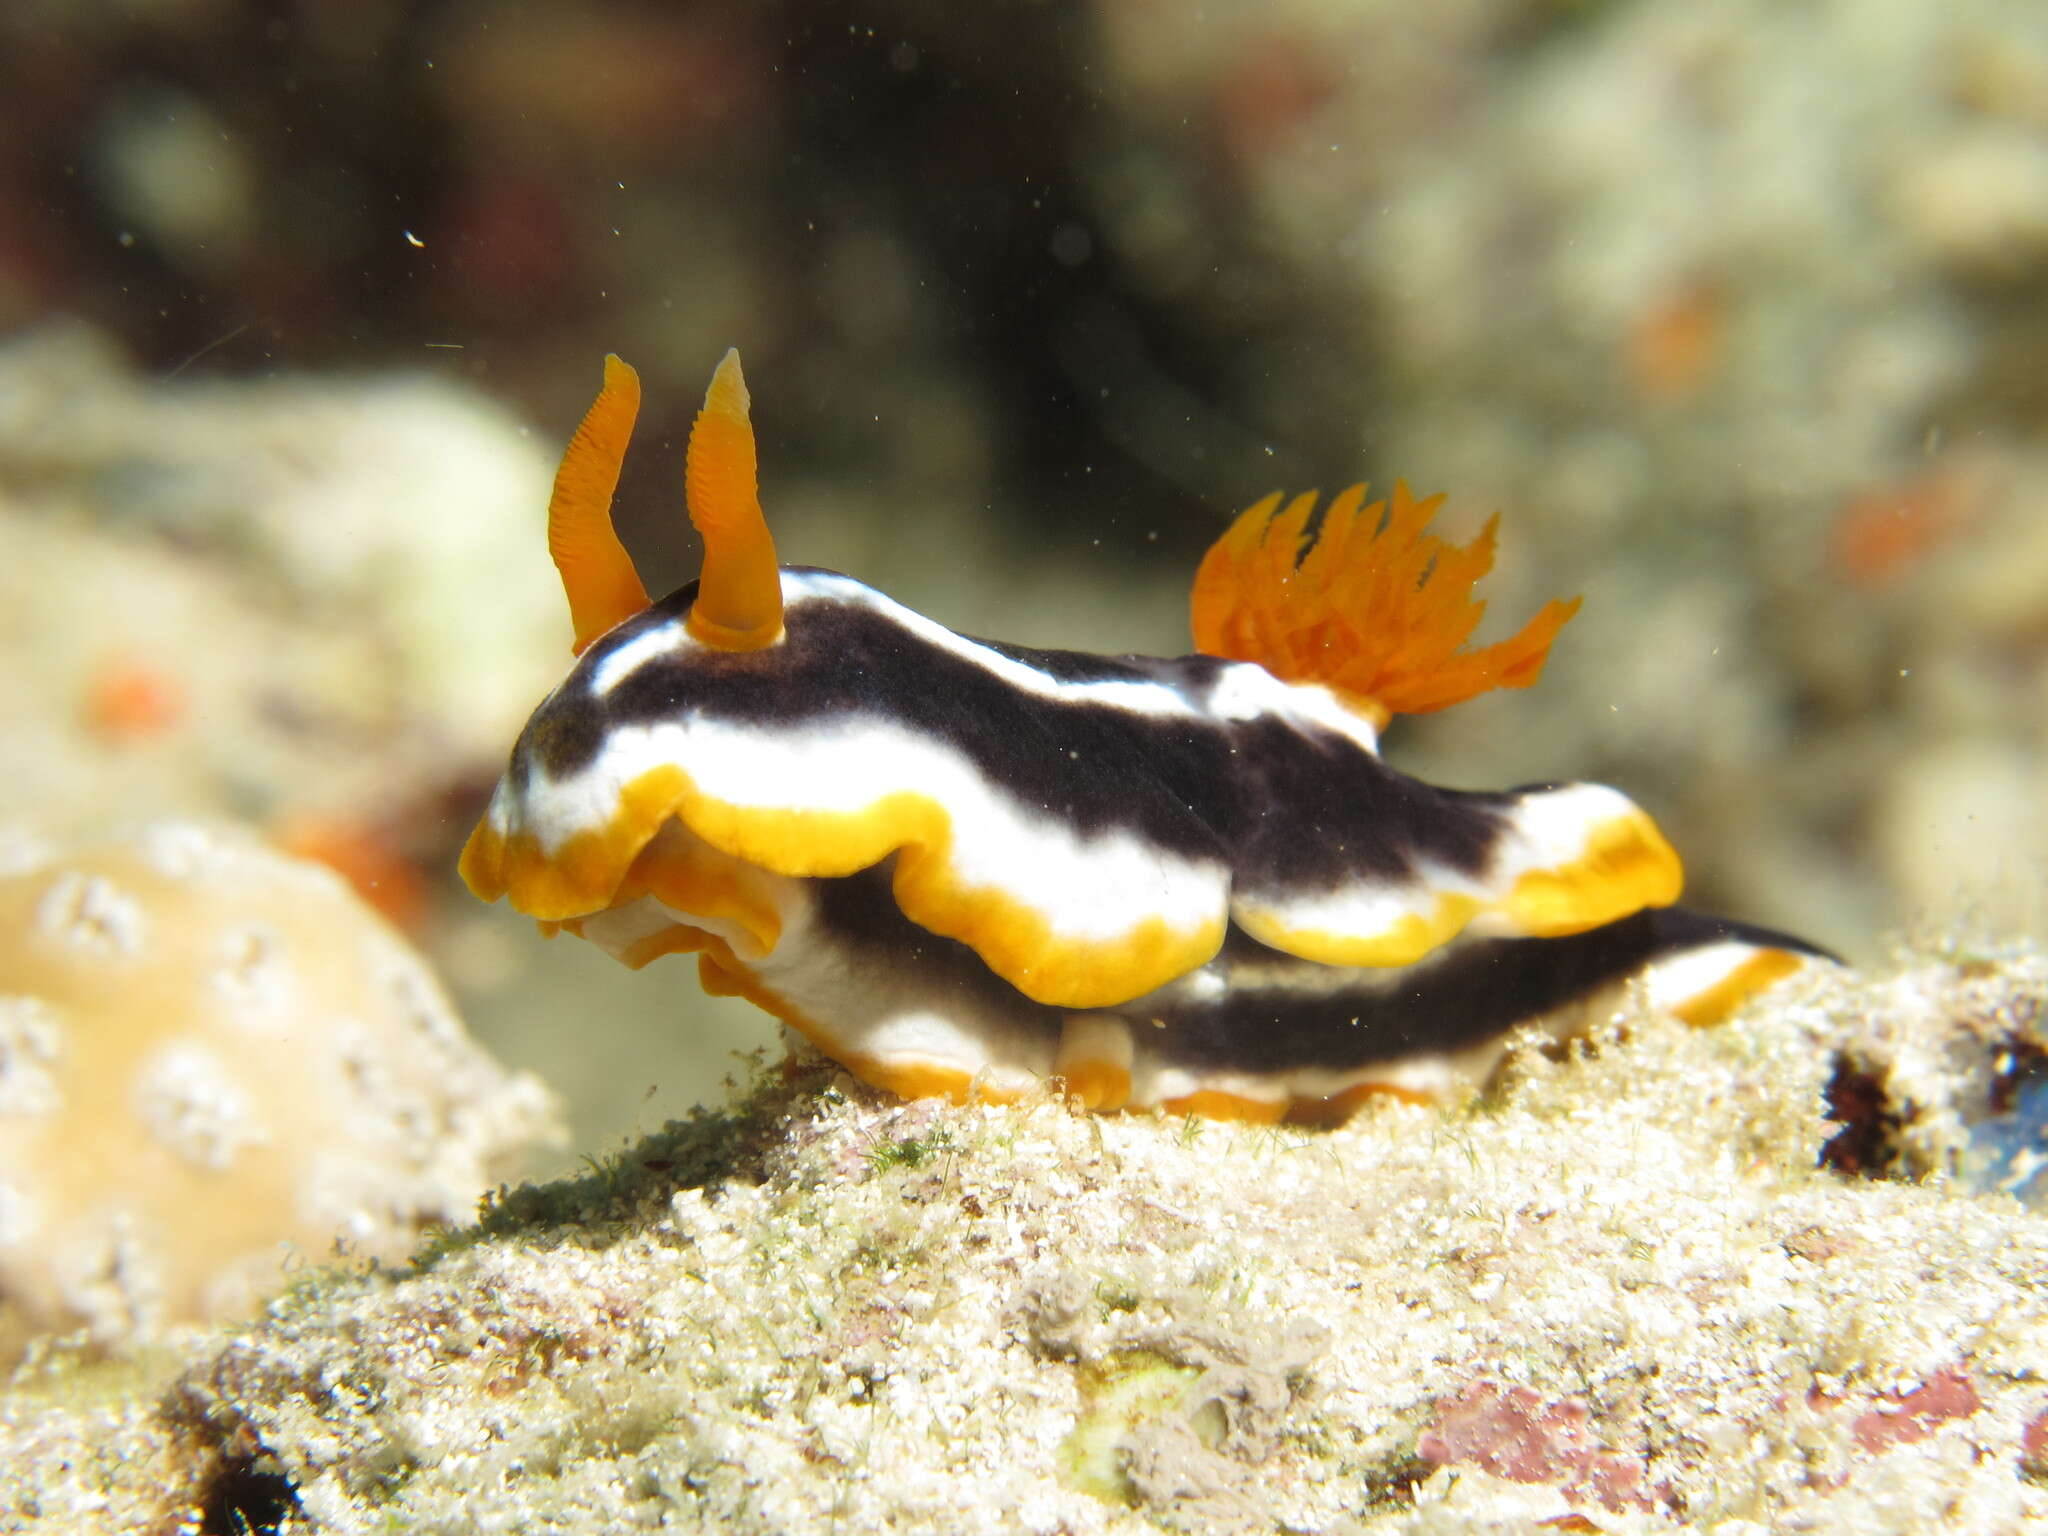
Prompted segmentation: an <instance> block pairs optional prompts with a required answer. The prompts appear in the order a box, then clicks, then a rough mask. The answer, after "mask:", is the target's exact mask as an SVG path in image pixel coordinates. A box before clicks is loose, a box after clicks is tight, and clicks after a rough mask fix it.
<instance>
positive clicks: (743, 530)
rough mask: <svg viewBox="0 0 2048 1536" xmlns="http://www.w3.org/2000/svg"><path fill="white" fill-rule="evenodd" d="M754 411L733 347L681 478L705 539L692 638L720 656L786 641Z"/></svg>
mask: <svg viewBox="0 0 2048 1536" xmlns="http://www.w3.org/2000/svg"><path fill="white" fill-rule="evenodd" d="M751 405H752V401H751V399H750V397H749V396H748V394H747V381H746V377H745V375H743V374H742V373H741V372H740V354H739V351H738V349H736V348H735V349H734V350H731V351H728V352H727V353H726V354H725V357H724V359H723V361H721V362H720V363H719V365H718V371H717V372H715V373H714V374H712V375H711V387H710V388H709V389H708V390H706V391H705V392H704V409H703V410H701V411H699V412H698V413H697V420H696V422H695V423H694V424H693V425H692V426H691V428H690V450H689V454H688V457H687V460H686V463H685V468H684V471H683V490H684V494H685V496H686V497H687V498H688V501H689V506H690V521H691V522H692V523H693V524H695V525H696V529H697V531H698V532H699V533H701V534H702V535H703V536H704V574H703V575H702V576H701V577H700V578H699V579H698V585H697V601H696V602H695V603H693V604H692V605H691V607H690V618H689V626H690V633H691V634H693V635H695V636H696V637H697V638H698V639H699V640H701V641H703V642H704V643H705V644H706V645H709V646H714V647H716V648H717V649H719V650H721V651H753V650H759V649H760V648H761V647H762V646H764V645H773V644H774V643H775V641H776V640H777V639H778V638H780V637H781V634H782V572H781V570H780V568H779V567H778V566H777V565H776V563H775V540H774V539H772V538H771V537H769V534H768V519H767V518H766V517H764V516H763V515H762V513H761V496H760V491H759V489H758V488H757V484H756V479H755V468H754V427H753V423H752V421H751V420H750V419H749V418H748V410H749V407H750V406H751Z"/></svg>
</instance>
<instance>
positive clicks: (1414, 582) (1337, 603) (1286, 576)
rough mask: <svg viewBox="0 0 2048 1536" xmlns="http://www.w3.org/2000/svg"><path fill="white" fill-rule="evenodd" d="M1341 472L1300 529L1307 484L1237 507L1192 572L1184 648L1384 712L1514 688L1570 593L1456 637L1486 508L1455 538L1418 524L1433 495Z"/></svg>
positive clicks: (1469, 602)
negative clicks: (1290, 493)
mask: <svg viewBox="0 0 2048 1536" xmlns="http://www.w3.org/2000/svg"><path fill="white" fill-rule="evenodd" d="M1364 500H1365V487H1364V486H1363V485H1354V486H1352V487H1351V489H1349V490H1348V491H1345V492H1344V493H1343V494H1341V495H1340V496H1338V497H1337V499H1336V500H1335V501H1333V502H1331V503H1330V506H1329V510H1328V511H1326V512H1325V513H1324V514H1323V521H1322V527H1321V528H1320V529H1319V530H1318V532H1317V533H1316V535H1315V537H1314V539H1313V540H1311V539H1310V538H1309V535H1308V522H1309V517H1310V515H1311V514H1312V513H1313V512H1314V510H1315V502H1316V498H1315V495H1314V493H1313V492H1311V493H1308V494H1305V495H1301V496H1297V497H1295V498H1294V499H1293V500H1292V501H1290V502H1288V503H1287V504H1286V506H1285V507H1284V508H1283V507H1282V506H1281V498H1280V495H1279V493H1278V492H1275V493H1274V494H1273V495H1271V496H1268V497H1267V498H1266V499H1265V500H1263V501H1261V502H1259V503H1258V504H1257V505H1255V506H1252V507H1250V508H1248V509H1247V510H1246V511H1245V512H1244V513H1243V514H1242V515H1241V516H1240V517H1239V518H1238V519H1237V521H1236V522H1234V523H1232V524H1231V526H1230V528H1229V531H1227V532H1226V533H1225V534H1224V535H1223V537H1222V538H1220V539H1218V540H1217V541H1216V544H1215V546H1214V547H1213V548H1211V549H1210V551H1209V553H1208V555H1207V557H1206V558H1204V559H1203V561H1202V565H1201V568H1200V570H1198V571H1197V572H1196V573H1195V586H1194V596H1193V610H1194V633H1195V647H1196V649H1197V650H1200V651H1203V652H1206V653H1207V654H1209V655H1211V656H1222V657H1227V658H1229V659H1231V660H1233V661H1253V662H1257V663H1259V664H1260V665H1261V666H1263V667H1265V668H1266V670H1267V671H1269V672H1271V673H1273V675H1274V676H1276V677H1279V678H1281V679H1283V680H1285V681H1287V682H1291V683H1325V684H1328V685H1329V686H1330V687H1331V688H1334V689H1336V690H1337V691H1338V692H1339V693H1341V694H1343V695H1345V696H1346V697H1347V698H1348V700H1349V701H1350V702H1351V703H1352V705H1353V706H1354V707H1356V708H1358V709H1360V710H1361V711H1362V712H1364V713H1365V714H1367V715H1369V716H1370V717H1371V718H1372V719H1373V720H1374V722H1375V723H1376V724H1380V725H1384V724H1385V723H1386V722H1387V720H1388V719H1389V718H1391V717H1392V716H1394V715H1419V714H1427V713H1429V712H1430V711H1431V710H1438V709H1443V708H1446V707H1447V706H1449V705H1452V704H1457V703H1460V702H1462V701H1463V700H1465V699H1469V698H1471V697H1473V696H1474V695H1475V694H1480V693H1485V692H1486V691H1487V690H1488V689H1492V688H1526V687H1528V686H1529V685H1530V684H1531V683H1533V682H1535V681H1536V679H1537V678H1538V677H1540V676H1541V675H1542V673H1543V663H1544V661H1545V660H1546V659H1547V658H1548V657H1549V654H1550V644H1551V642H1552V641H1553V640H1555V639H1556V638H1557V632H1558V631H1559V630H1560V629H1562V628H1563V627H1564V624H1565V621H1566V620H1568V619H1569V618H1571V616H1572V615H1573V614H1574V613H1576V612H1578V609H1579V599H1577V598H1573V599H1571V600H1570V601H1569V602H1563V601H1556V600H1553V601H1551V602H1549V603H1546V604H1545V605H1544V606H1543V608H1542V610H1541V611H1540V612H1539V613H1538V614H1537V615H1536V616H1535V617H1534V618H1533V619H1531V620H1530V621H1529V622H1528V623H1527V624H1526V625H1524V626H1523V627H1522V629H1521V631H1520V632H1519V633H1518V634H1515V635H1513V636H1511V637H1510V638H1509V639H1506V640H1502V641H1500V642H1498V643H1497V644H1494V645H1488V646H1482V647H1480V648H1479V649H1477V650H1461V649H1460V647H1462V646H1463V645H1464V643H1465V641H1466V640H1467V639H1468V638H1469V637H1470V635H1471V633H1472V631H1473V629H1474V628H1475V627H1476V626H1477V625H1478V623H1479V619H1480V616H1481V615H1482V614H1484V613H1485V612H1486V604H1485V602H1484V601H1483V600H1479V599H1475V598H1474V597H1473V596H1472V587H1473V585H1474V583H1476V582H1477V581H1478V580H1479V578H1480V577H1482V576H1484V575H1485V574H1486V573H1487V571H1488V570H1490V569H1491V568H1492V566H1493V543H1494V527H1495V525H1496V524H1497V523H1498V522H1499V518H1498V516H1495V517H1493V518H1490V519H1488V521H1487V524H1486V527H1485V529H1484V530H1482V531H1481V533H1480V534H1479V536H1478V537H1477V538H1476V539H1474V540H1473V541H1472V542H1471V543H1469V544H1466V545H1463V546H1460V545H1456V544H1451V543H1448V542H1446V541H1445V540H1443V539H1439V538H1436V537H1434V536H1433V535H1431V534H1428V533H1425V532H1424V531H1423V530H1424V529H1425V528H1426V527H1428V525H1429V520H1430V518H1431V517H1433V516H1434V515H1435V513H1436V509H1437V508H1438V506H1440V505H1441V504H1442V502H1443V497H1441V496H1429V497H1425V498H1423V499H1422V500H1419V501H1418V500H1416V499H1415V498H1414V497H1413V496H1411V495H1410V494H1409V491H1408V487H1407V485H1406V483H1405V482H1400V481H1397V482H1395V485H1394V494H1393V496H1392V497H1391V498H1390V499H1389V500H1388V501H1375V502H1373V503H1371V504H1370V505H1369V506H1366V505H1361V503H1363V502H1364Z"/></svg>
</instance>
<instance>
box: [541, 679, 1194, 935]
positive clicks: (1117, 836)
mask: <svg viewBox="0 0 2048 1536" xmlns="http://www.w3.org/2000/svg"><path fill="white" fill-rule="evenodd" d="M671 763H672V764H676V765H679V766H681V767H682V768H683V770H684V771H685V772H686V773H688V774H689V775H690V777H691V779H692V781H693V782H694V783H695V784H696V785H697V787H698V789H699V790H701V791H702V792H703V793H704V794H706V795H708V796H709V797H711V798H712V799H714V800H719V801H723V802H725V803H726V804H728V805H734V806H740V807H744V808H748V809H763V810H770V809H773V810H817V811H828V812H848V813H855V814H858V813H861V812H864V811H866V810H867V809H868V808H869V807H871V806H873V805H874V804H875V803H876V802H878V801H880V800H881V799H883V798H884V797H886V796H888V795H892V794H898V793H901V792H904V791H911V792H915V793H918V794H921V795H924V796H926V797H927V798H929V799H931V800H934V801H936V802H937V803H938V804H939V805H941V806H942V807H944V809H945V811H946V814H947V816H948V817H949V819H950V820H951V822H952V830H953V837H952V847H951V851H950V855H949V867H950V871H951V873H952V876H953V878H954V880H955V881H956V882H958V883H960V884H963V885H965V886H967V887H969V888H983V887H988V888H994V889H996V890H999V891H1002V892H1003V893H1005V894H1006V895H1008V896H1010V897H1011V898H1013V899H1014V900H1017V901H1019V902H1022V903H1024V904H1025V905H1026V906H1028V907H1030V908H1031V909H1032V910H1033V911H1035V912H1037V913H1039V914H1040V915H1041V916H1043V917H1044V918H1045V919H1046V921H1047V923H1048V924H1050V925H1051V927H1052V929H1053V931H1054V933H1055V934H1057V935H1058V936H1060V937H1061V938H1063V939H1081V940H1091V941H1095V942H1102V941H1106V940H1115V939H1120V938H1122V937H1124V936H1126V935H1128V934H1129V933H1130V932H1131V931H1132V930H1133V929H1135V928H1136V927H1137V926H1139V924H1141V923H1142V922H1143V921H1144V920H1145V919H1146V918H1148V917H1158V918H1160V919H1162V920H1163V921H1165V922H1166V923H1167V925H1168V926H1169V927H1171V928H1173V929H1174V930H1176V931H1178V932H1181V933H1193V932H1196V931H1199V930H1201V929H1203V928H1206V927H1210V926H1212V925H1214V924H1216V923H1218V922H1220V921H1221V920H1222V917H1223V913H1224V909H1225V902H1226V901H1227V899H1228V891H1229V885H1230V875H1229V871H1228V869H1227V868H1226V867H1225V866H1224V865H1223V864H1222V863H1221V862H1220V861H1216V860H1205V859H1189V858H1184V857H1181V856H1179V855H1177V854H1174V853H1172V852H1169V851H1167V850H1165V849H1162V848H1160V847H1159V846H1158V845H1156V844H1154V843H1152V842H1150V841H1148V840H1146V839H1145V838H1142V837H1140V836H1138V835H1136V834H1135V833H1132V832H1128V831H1124V830H1111V831H1106V832H1103V833H1099V834H1096V835H1093V836H1088V835H1084V834H1081V833H1077V832H1076V831H1075V830H1074V829H1073V827H1072V826H1070V825H1069V824H1068V823H1066V822H1065V821H1063V820H1060V819H1058V818H1057V817H1054V816H1051V815H1047V814H1044V813H1042V812H1039V811H1035V810H1033V809H1031V808H1029V807H1027V806H1024V805H1021V804H1019V803H1018V802H1017V801H1016V800H1014V799H1012V798H1011V797H1010V796H1009V795H1007V794H1005V793H1004V792H1003V791H1002V790H1001V789H999V788H997V787H995V786H992V785H990V784H989V782H988V781H987V780H986V779H984V778H983V777H982V775H981V773H980V771H979V769H977V768H976V767H975V765H974V764H973V762H972V761H971V760H969V759H968V758H967V757H965V756H964V755H963V754H961V753H960V752H959V751H957V750H956V749H954V748H953V747H951V746H950V745H948V744H947V743H945V742H943V741H935V740H933V739H931V738H930V737H928V736H925V735H923V734H921V733H919V732H916V731H914V730H912V729H910V728H909V727H906V726H900V725H896V724H894V723H892V722H889V721H883V720H876V719H871V718H852V719H848V720H844V721H841V722H839V723H838V724H836V725H834V726H833V727H831V728H830V729H827V728H823V727H813V728H810V729H805V730H795V731H793V730H790V729H788V728H787V727H785V726H778V725H762V726H754V725H742V724H735V723H732V722H727V721H719V720H710V719H706V718H704V717H701V716H688V717H685V718H683V719H679V720H669V721H662V722H660V723H658V724H653V725H630V726H615V727H613V729H612V730H611V732H610V734H609V735H608V736H607V737H606V738H605V744H604V747H603V749H602V750H601V751H600V752H599V753H598V755H597V757H596V758H595V759H594V760H593V761H592V762H591V763H590V764H589V765H588V766H586V767H585V768H583V769H582V770H581V771H579V772H577V773H574V774H571V775H569V776H568V777H567V778H565V779H559V780H556V779H550V778H549V777H548V776H547V775H546V773H545V772H544V771H543V770H541V769H540V767H539V765H538V764H536V765H534V766H535V772H534V774H533V776H532V778H531V779H530V780H529V782H528V787H527V792H526V795H525V796H524V798H523V800H522V801H521V802H520V803H519V804H518V806H517V809H516V816H517V821H518V824H520V825H523V826H524V827H525V828H526V829H527V830H529V831H531V832H532V833H533V834H534V836H535V837H536V838H538V839H539V841H540V844H541V847H542V849H543V850H544V851H545V852H546V853H548V854H549V855H552V854H553V853H554V851H555V850H556V849H557V848H559V847H561V846H562V844H563V843H564V842H566V841H567V840H568V839H569V838H570V837H572V836H574V835H575V834H576V833H578V832H581V831H585V830H588V829H590V828H593V827H602V826H605V825H608V824H609V823H610V821H611V819H612V816H613V814H614V813H615V810H616V808H617V805H618V801H619V794H620V791H621V790H622V789H623V788H624V787H625V786H626V785H627V784H630V783H631V782H632V781H633V780H635V779H637V778H639V777H640V776H641V775H642V774H644V773H647V772H648V771H650V770H651V769H654V768H657V767H660V766H662V765H664V764H671ZM502 792H503V790H502V786H501V794H502ZM508 799H509V797H508ZM505 809H506V810H507V811H512V810H513V807H512V806H511V805H510V804H509V803H508V804H507V805H506V807H505Z"/></svg>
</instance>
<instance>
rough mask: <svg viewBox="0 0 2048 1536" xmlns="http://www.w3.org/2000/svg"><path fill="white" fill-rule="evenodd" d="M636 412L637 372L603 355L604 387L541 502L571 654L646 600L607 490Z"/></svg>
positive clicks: (614, 481) (615, 479) (614, 485)
mask: <svg viewBox="0 0 2048 1536" xmlns="http://www.w3.org/2000/svg"><path fill="white" fill-rule="evenodd" d="M639 414H640V375H639V374H637V373H635V372H634V371H633V370H632V369H631V368H629V367H627V366H626V365H625V364H624V363H623V362H621V361H620V360H619V359H618V358H617V357H615V356H612V355H611V354H606V356H605V360H604V387H603V388H602V389H600V390H599V391H598V394H597V398H596V399H595V400H594V401H592V402H591V405H590V410H589V411H588V412H587V413H586V414H585V415H584V418H583V424H582V425H581V426H579V427H578V428H577V429H576V435H575V436H574V437H572V438H570V439H569V446H568V447H567V448H566V449H564V450H563V453H562V467H561V468H560V469H558V470H556V471H555V491H554V495H553V496H552V497H550V498H549V500H548V553H549V554H550V555H551V556H553V557H554V562H555V569H556V570H558V571H560V572H561V573H562V590H563V591H564V592H566V593H567V594H568V596H569V618H570V621H571V623H573V624H574V625H575V627H576V642H575V652H576V654H577V655H579V656H580V655H582V654H583V652H584V650H585V648H586V647H588V646H589V644H590V642H591V641H593V640H595V639H596V638H597V637H598V636H599V635H601V634H603V633H604V632H605V631H606V630H608V629H610V628H611V627H612V626H613V625H614V624H618V623H620V622H622V621H624V620H626V619H630V618H631V617H633V615H634V614H636V613H638V612H639V611H640V610H641V609H643V608H645V607H646V606H647V589H646V588H645V587H644V586H642V585H641V584H640V577H639V575H638V573H636V572H635V571H634V569H633V559H632V556H630V555H628V554H627V553H626V547H625V545H623V544H621V543H620V542H619V536H618V533H617V532H616V531H615V530H614V529H613V528H612V495H613V493H614V492H616V491H617V490H618V488H619V469H620V466H621V465H623V464H624V463H625V462H626V443H627V441H628V440H629V439H630V438H631V437H632V435H633V418H634V417H636V416H638V415H639Z"/></svg>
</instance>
